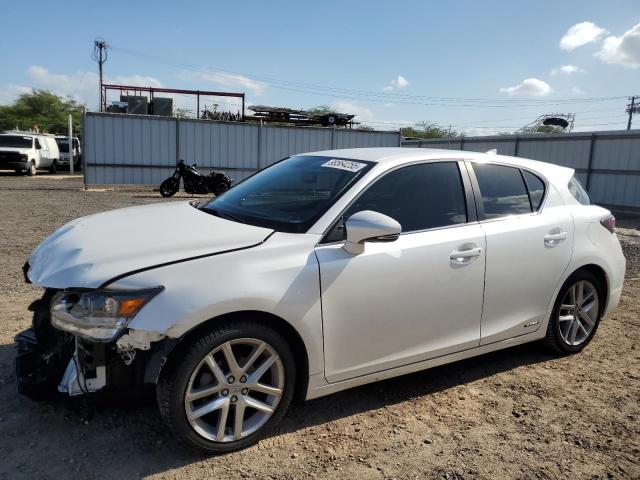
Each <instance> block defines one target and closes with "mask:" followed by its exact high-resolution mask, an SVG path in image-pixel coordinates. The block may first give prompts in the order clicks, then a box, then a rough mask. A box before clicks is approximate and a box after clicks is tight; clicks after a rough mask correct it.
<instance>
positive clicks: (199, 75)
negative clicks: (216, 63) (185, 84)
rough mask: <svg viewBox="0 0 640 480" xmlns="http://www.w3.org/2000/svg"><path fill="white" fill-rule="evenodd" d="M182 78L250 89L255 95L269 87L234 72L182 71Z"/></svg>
mask: <svg viewBox="0 0 640 480" xmlns="http://www.w3.org/2000/svg"><path fill="white" fill-rule="evenodd" d="M178 76H179V77H180V78H182V79H188V80H193V79H196V80H205V81H207V82H212V83H215V84H217V85H221V86H223V87H229V88H235V89H240V90H250V91H251V92H252V93H253V94H254V95H261V94H262V93H264V91H265V90H266V89H267V86H266V85H265V84H264V83H262V82H258V81H256V80H253V79H251V78H249V77H245V76H244V75H238V74H233V73H223V72H212V71H209V70H203V71H201V72H182V73H181V74H180V75H178Z"/></svg>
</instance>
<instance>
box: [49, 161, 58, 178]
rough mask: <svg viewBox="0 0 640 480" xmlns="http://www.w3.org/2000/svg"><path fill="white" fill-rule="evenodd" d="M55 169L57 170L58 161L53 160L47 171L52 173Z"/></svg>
mask: <svg viewBox="0 0 640 480" xmlns="http://www.w3.org/2000/svg"><path fill="white" fill-rule="evenodd" d="M57 171H58V162H57V161H55V160H54V161H53V163H52V164H51V166H50V167H49V173H50V174H52V175H53V174H55V173H56V172H57Z"/></svg>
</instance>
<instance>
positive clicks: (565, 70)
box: [549, 65, 586, 75]
mask: <svg viewBox="0 0 640 480" xmlns="http://www.w3.org/2000/svg"><path fill="white" fill-rule="evenodd" d="M574 73H586V70H585V69H584V68H580V67H576V66H575V65H562V66H561V67H558V68H552V69H551V71H550V72H549V74H550V75H558V74H562V75H573V74H574Z"/></svg>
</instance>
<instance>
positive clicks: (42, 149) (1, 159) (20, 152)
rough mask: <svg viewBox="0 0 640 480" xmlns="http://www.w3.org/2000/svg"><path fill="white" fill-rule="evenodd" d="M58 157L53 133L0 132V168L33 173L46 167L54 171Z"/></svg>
mask: <svg viewBox="0 0 640 480" xmlns="http://www.w3.org/2000/svg"><path fill="white" fill-rule="evenodd" d="M59 159H60V152H59V150H58V144H57V143H56V141H55V138H54V137H53V135H44V134H41V133H33V132H20V131H8V132H4V133H1V134H0V169H10V170H15V172H16V173H24V172H26V173H27V175H35V174H36V172H37V170H38V169H43V168H46V169H48V170H49V173H56V167H57V165H58V161H59Z"/></svg>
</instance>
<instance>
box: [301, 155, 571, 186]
mask: <svg viewBox="0 0 640 480" xmlns="http://www.w3.org/2000/svg"><path fill="white" fill-rule="evenodd" d="M300 155H314V156H315V155H317V156H323V157H335V158H345V159H350V160H364V161H369V162H376V163H389V164H393V165H396V164H402V163H407V162H413V161H417V160H441V159H445V158H448V159H467V160H471V161H480V162H495V163H504V164H507V165H513V166H516V167H522V168H526V169H530V170H534V171H536V172H539V173H541V174H542V175H544V176H546V177H547V178H549V177H552V178H553V177H558V176H559V177H562V178H563V179H565V178H566V179H568V178H570V177H571V176H572V175H573V173H574V170H573V169H571V168H567V167H562V166H560V165H554V164H553V163H547V162H540V161H538V160H530V159H528V158H520V157H511V156H507V155H496V154H491V153H481V152H469V151H466V150H448V149H443V148H406V147H405V148H402V147H377V148H345V149H341V150H324V151H321V152H310V153H305V154H300Z"/></svg>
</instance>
